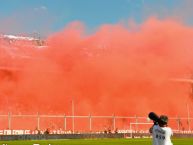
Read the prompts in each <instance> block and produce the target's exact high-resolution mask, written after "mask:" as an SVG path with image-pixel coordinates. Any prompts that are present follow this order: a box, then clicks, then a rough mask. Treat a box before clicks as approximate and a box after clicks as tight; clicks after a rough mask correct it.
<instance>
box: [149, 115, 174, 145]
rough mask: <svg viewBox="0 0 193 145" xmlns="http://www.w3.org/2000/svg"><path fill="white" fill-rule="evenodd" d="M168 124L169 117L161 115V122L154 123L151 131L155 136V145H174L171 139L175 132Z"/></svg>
mask: <svg viewBox="0 0 193 145" xmlns="http://www.w3.org/2000/svg"><path fill="white" fill-rule="evenodd" d="M167 124H168V117H167V116H165V115H161V116H160V118H159V121H158V122H154V125H153V126H152V127H151V128H150V130H149V131H150V133H152V136H153V145H173V144H172V142H171V139H170V138H171V136H172V135H173V132H172V130H171V128H170V127H168V125H167Z"/></svg>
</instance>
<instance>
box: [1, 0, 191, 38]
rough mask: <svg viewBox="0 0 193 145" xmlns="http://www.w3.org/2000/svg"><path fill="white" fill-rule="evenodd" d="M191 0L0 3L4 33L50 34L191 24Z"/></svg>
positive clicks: (13, 0)
mask: <svg viewBox="0 0 193 145" xmlns="http://www.w3.org/2000/svg"><path fill="white" fill-rule="evenodd" d="M191 3H192V2H191V1H190V0H183V1H181V0H26V1H25V0H1V4H0V24H1V25H0V32H1V33H28V34H32V33H40V34H42V35H47V34H49V33H52V32H55V31H60V30H61V29H63V28H64V27H65V26H66V25H68V24H69V23H71V22H74V21H80V22H82V23H83V24H85V25H86V28H87V29H88V30H90V31H92V30H95V29H96V28H98V27H99V26H101V25H103V24H114V23H120V22H127V21H129V20H133V21H135V22H136V23H142V22H143V21H145V20H146V19H147V18H148V17H151V16H154V17H157V18H159V19H163V18H167V17H174V18H177V19H183V21H185V22H186V23H188V24H191V21H192V20H191V19H190V17H191V15H190V14H191V12H192V10H191Z"/></svg>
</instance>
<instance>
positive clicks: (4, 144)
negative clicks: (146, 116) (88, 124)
mask: <svg viewBox="0 0 193 145" xmlns="http://www.w3.org/2000/svg"><path fill="white" fill-rule="evenodd" d="M172 142H173V144H174V145H193V138H190V139H172ZM33 144H39V145H151V139H70V140H43V141H42V140H37V141H0V145H33Z"/></svg>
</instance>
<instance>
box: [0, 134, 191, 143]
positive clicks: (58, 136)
mask: <svg viewBox="0 0 193 145" xmlns="http://www.w3.org/2000/svg"><path fill="white" fill-rule="evenodd" d="M131 137H132V138H150V137H151V136H150V134H149V133H132V135H131V134H130V133H116V134H102V133H101V134H47V135H44V134H39V135H37V134H36V135H0V140H1V141H10V140H49V139H92V138H93V139H94V138H131ZM173 137H174V138H193V134H174V136H173Z"/></svg>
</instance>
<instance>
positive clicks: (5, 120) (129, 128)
mask: <svg viewBox="0 0 193 145" xmlns="http://www.w3.org/2000/svg"><path fill="white" fill-rule="evenodd" d="M151 126H152V121H151V120H149V119H148V118H147V117H140V116H116V115H111V116H94V115H91V114H89V115H85V116H78V115H74V116H69V115H41V114H39V113H37V114H34V115H24V114H19V115H16V114H12V113H8V114H6V115H0V135H1V134H14V133H13V132H14V130H15V134H19V132H23V134H37V133H41V134H43V133H45V131H49V133H52V134H64V133H113V132H115V133H116V132H119V133H130V132H148V130H149V128H150V127H151ZM169 126H170V127H171V128H172V129H173V130H174V132H193V118H192V117H179V116H178V117H169Z"/></svg>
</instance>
